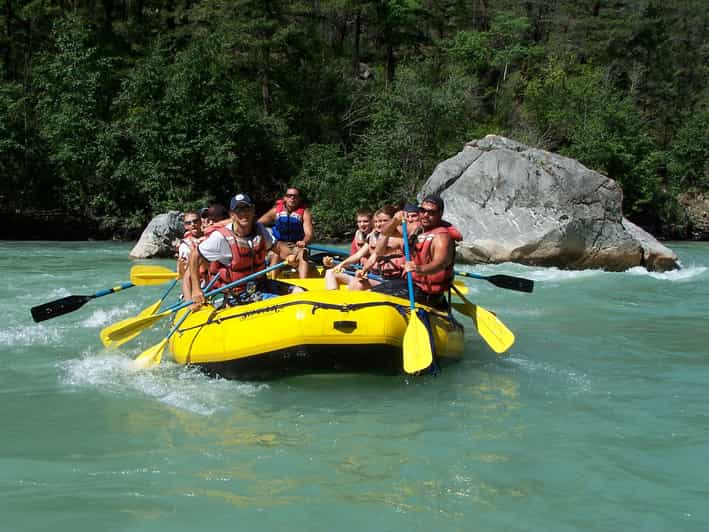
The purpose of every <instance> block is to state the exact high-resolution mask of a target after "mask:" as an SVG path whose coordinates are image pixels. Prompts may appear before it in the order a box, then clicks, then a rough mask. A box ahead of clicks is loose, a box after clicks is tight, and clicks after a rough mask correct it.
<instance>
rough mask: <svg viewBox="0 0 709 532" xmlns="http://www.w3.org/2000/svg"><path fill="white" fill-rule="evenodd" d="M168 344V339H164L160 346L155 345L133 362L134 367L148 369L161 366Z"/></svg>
mask: <svg viewBox="0 0 709 532" xmlns="http://www.w3.org/2000/svg"><path fill="white" fill-rule="evenodd" d="M167 342H168V338H163V339H162V341H161V342H160V343H159V344H155V345H154V346H152V347H149V348H148V349H146V350H145V351H143V352H142V353H141V354H140V355H138V356H137V357H136V359H135V360H134V361H133V367H134V368H136V369H147V368H152V367H153V366H157V365H158V364H160V361H161V360H162V353H163V351H165V346H166V345H167Z"/></svg>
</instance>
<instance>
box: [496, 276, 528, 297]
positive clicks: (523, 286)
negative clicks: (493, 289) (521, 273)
mask: <svg viewBox="0 0 709 532" xmlns="http://www.w3.org/2000/svg"><path fill="white" fill-rule="evenodd" d="M485 279H487V280H488V281H490V282H491V283H492V284H494V285H495V286H499V287H500V288H508V289H510V290H518V291H520V292H529V293H531V292H532V291H533V290H534V281H532V280H530V279H523V278H522V277H512V276H510V275H490V276H489V277H485Z"/></svg>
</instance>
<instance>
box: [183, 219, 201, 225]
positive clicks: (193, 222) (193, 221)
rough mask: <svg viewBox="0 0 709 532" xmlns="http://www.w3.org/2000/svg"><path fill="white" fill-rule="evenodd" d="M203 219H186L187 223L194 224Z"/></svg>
mask: <svg viewBox="0 0 709 532" xmlns="http://www.w3.org/2000/svg"><path fill="white" fill-rule="evenodd" d="M200 221H201V220H200V219H199V218H197V219H196V220H185V225H194V224H196V223H197V222H200Z"/></svg>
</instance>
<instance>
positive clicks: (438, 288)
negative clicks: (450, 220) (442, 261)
mask: <svg viewBox="0 0 709 532" xmlns="http://www.w3.org/2000/svg"><path fill="white" fill-rule="evenodd" d="M448 229H449V228H448V227H442V226H439V227H436V228H435V229H431V230H430V231H427V232H425V233H421V234H420V235H417V236H416V241H415V242H414V247H413V249H412V257H411V259H412V260H413V261H414V263H415V264H417V265H421V266H423V265H424V264H428V263H430V262H431V259H433V252H432V250H431V245H432V244H433V239H434V238H435V237H436V235H439V234H443V233H449V230H448ZM411 275H412V277H413V281H414V283H415V284H416V286H418V287H419V288H420V289H421V291H422V292H424V293H426V294H443V293H445V292H447V291H448V289H449V288H450V286H451V284H452V282H453V278H454V273H453V261H451V263H450V264H449V265H448V266H446V269H445V270H441V271H440V272H436V273H433V274H430V275H423V274H420V273H413V272H412V274H411Z"/></svg>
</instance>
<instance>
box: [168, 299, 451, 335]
mask: <svg viewBox="0 0 709 532" xmlns="http://www.w3.org/2000/svg"><path fill="white" fill-rule="evenodd" d="M294 305H310V306H312V310H311V314H315V312H316V311H318V310H321V309H322V310H339V311H340V312H353V311H356V310H361V309H363V308H369V307H380V306H385V307H394V308H395V309H396V310H397V311H398V312H399V313H400V314H401V315H402V317H404V319H406V317H408V315H409V308H408V307H405V306H403V305H400V304H398V303H394V302H390V301H370V302H366V303H352V304H345V305H337V304H334V303H323V302H320V301H307V300H299V301H288V302H286V303H280V304H277V305H271V306H268V307H264V308H261V309H255V310H248V311H246V312H242V313H240V314H233V315H231V316H225V317H223V318H222V317H216V318H215V314H217V313H218V311H217V310H216V309H215V311H214V312H212V313H211V314H210V315H209V317H208V318H207V321H205V322H204V323H201V324H199V325H192V326H190V327H185V328H184V329H180V330H178V331H177V332H178V333H179V334H182V333H184V332H187V331H191V330H192V329H200V328H202V327H204V326H205V325H209V324H210V323H221V322H223V321H227V320H233V319H237V318H241V319H246V318H248V317H250V316H255V315H257V314H265V313H267V312H279V311H281V310H282V309H284V308H287V307H292V306H294ZM231 308H234V307H231ZM428 313H433V314H434V315H436V316H439V317H445V318H448V319H449V320H450V321H451V322H452V323H453V324H454V325H456V326H458V327H462V325H461V324H460V323H458V321H457V320H456V319H455V318H454V317H453V315H452V313H449V314H443V313H440V312H438V311H436V310H431V311H427V312H426V314H428Z"/></svg>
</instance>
